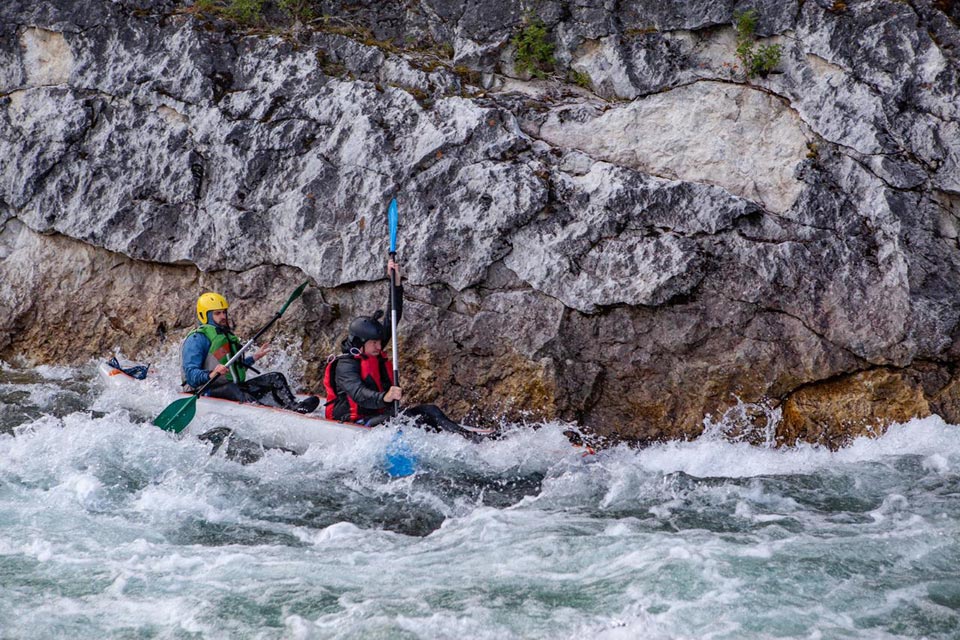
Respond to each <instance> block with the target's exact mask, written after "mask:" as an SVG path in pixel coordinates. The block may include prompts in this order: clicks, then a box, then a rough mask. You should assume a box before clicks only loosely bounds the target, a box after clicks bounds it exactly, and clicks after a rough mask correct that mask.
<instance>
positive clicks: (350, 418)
mask: <svg viewBox="0 0 960 640" xmlns="http://www.w3.org/2000/svg"><path fill="white" fill-rule="evenodd" d="M396 297H397V323H398V324H399V322H400V318H401V317H402V315H403V287H402V286H397V296H396ZM390 311H391V306H390V300H389V298H388V299H387V309H386V314H385V316H384V317H385V318H386V319H388V322H386V323H380V324H381V331H380V344H381V345H382V347H383V351H382V352H381V353H380V355H379V356H376V357H371V356H366V355H363V354H362V353H361V351H362V345H351V344H350V342H349V340H344V341H343V343H342V345H341V350H342V351H343V354H342V355H340V356H337V358H336V360H334V361H333V362H331V363H330V364H328V365H327V371H326V372H325V375H324V384H325V386H326V387H327V398H328V402H329V401H330V398H333V397H335V398H336V399H335V400H333V404H332V405H328V407H327V417H328V418H332V419H334V420H341V421H343V422H358V423H361V424H365V425H367V426H370V427H372V426H375V425H378V424H380V423H382V422H384V421H386V420H387V419H388V418H390V415H391V414H390V411H389V409H390V404H391V403H387V402H384V400H383V397H384V396H385V395H386V394H387V391H389V389H390V386H391V385H392V384H393V365H392V363H391V361H390V360H389V359H388V358H387V357H386V356H385V355H384V354H385V353H386V349H387V343H389V342H390V339H391V338H392V337H393V335H392V330H391V327H390V324H389V318H390ZM331 367H332V368H333V370H332V371H331ZM331 373H332V374H333V375H331ZM403 413H404V415H408V416H411V417H414V418H416V419H417V421H418V422H421V423H423V424H424V425H426V426H428V427H432V428H434V429H436V430H443V431H453V432H456V433H460V434H463V435H467V436H468V437H473V434H472V433H470V432H468V431H466V430H464V429H462V428H461V427H460V425H458V424H457V423H456V422H454V421H452V420H450V419H449V418H448V417H447V416H446V415H444V413H443V411H441V410H440V409H439V408H438V407H437V406H436V405H432V404H420V405H416V406H413V407H405V408H404V409H403Z"/></svg>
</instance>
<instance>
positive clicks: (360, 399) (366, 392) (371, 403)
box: [337, 358, 387, 410]
mask: <svg viewBox="0 0 960 640" xmlns="http://www.w3.org/2000/svg"><path fill="white" fill-rule="evenodd" d="M337 389H338V390H339V391H340V393H344V392H345V393H346V394H347V395H348V396H350V398H351V399H352V400H353V401H354V402H356V403H357V405H358V406H360V407H361V408H363V409H368V410H378V409H384V408H386V406H387V404H386V403H385V402H384V401H383V395H384V394H383V393H382V392H380V391H377V390H376V389H371V388H369V387H368V386H367V385H365V384H363V380H362V379H361V378H360V361H359V360H355V359H353V358H344V359H343V360H341V361H340V362H339V363H338V364H337Z"/></svg>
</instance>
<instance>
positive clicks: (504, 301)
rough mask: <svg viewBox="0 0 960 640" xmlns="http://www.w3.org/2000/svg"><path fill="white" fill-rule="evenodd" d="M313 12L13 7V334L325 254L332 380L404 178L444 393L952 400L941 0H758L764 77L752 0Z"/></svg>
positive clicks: (957, 133)
mask: <svg viewBox="0 0 960 640" xmlns="http://www.w3.org/2000/svg"><path fill="white" fill-rule="evenodd" d="M317 5H318V7H320V8H321V9H322V11H321V12H320V14H321V15H323V16H325V17H324V18H322V19H318V20H313V21H310V20H307V19H305V18H304V19H300V20H294V19H293V18H291V17H290V16H288V15H286V14H284V13H283V12H282V11H281V10H280V9H279V8H277V7H276V6H274V5H273V4H268V5H266V7H267V9H266V13H265V14H264V16H263V17H262V18H261V19H260V23H259V24H254V25H250V26H247V27H239V26H237V25H235V24H233V23H231V22H230V21H229V20H227V19H226V18H224V16H223V15H222V14H219V13H217V12H216V11H213V12H211V11H210V10H209V9H201V8H200V7H197V6H194V5H193V3H192V2H189V1H185V0H112V1H111V0H51V1H49V2H43V3H36V2H27V1H26V0H7V1H6V2H4V3H2V5H0V258H2V264H0V356H2V357H4V358H7V357H11V356H14V355H24V356H26V357H28V358H31V359H34V360H41V361H50V360H57V359H62V358H64V357H70V358H73V359H76V360H82V359H86V358H88V357H91V356H99V355H103V353H104V352H105V351H109V350H110V349H112V348H115V347H116V348H121V349H123V350H124V351H125V352H126V353H128V354H131V355H132V354H135V353H137V352H140V353H143V354H150V353H153V352H155V351H156V350H157V349H166V348H169V345H170V344H174V343H175V342H176V341H177V340H178V339H179V337H180V335H181V334H182V332H183V331H185V330H186V329H188V328H189V327H190V326H191V323H192V311H191V309H192V306H193V300H194V299H195V297H196V295H198V294H199V293H201V292H202V291H203V290H205V289H210V288H213V289H219V290H221V291H222V292H223V293H225V294H226V295H228V297H230V298H231V300H232V301H233V303H234V304H235V305H237V307H238V309H246V312H245V314H244V322H245V324H243V325H242V326H243V327H244V328H246V329H247V330H249V329H252V328H253V327H255V326H256V325H257V324H258V323H259V322H260V321H261V320H265V319H266V318H267V317H268V316H269V315H270V312H271V310H272V306H273V304H274V303H282V300H283V299H284V297H285V295H286V294H287V293H288V291H289V290H292V288H293V287H295V286H296V284H298V282H299V281H301V280H302V279H303V278H308V279H309V280H310V281H311V282H312V283H313V284H315V285H316V287H315V288H311V289H309V290H308V291H309V294H308V295H307V296H305V302H306V303H307V304H305V305H304V306H303V308H302V309H301V310H300V311H298V312H296V313H297V315H293V316H291V319H290V321H285V323H284V327H285V328H284V331H285V332H286V334H287V337H288V339H290V340H293V341H295V342H296V343H298V345H299V346H300V348H301V350H302V353H303V356H304V359H305V360H306V361H307V362H308V366H307V370H306V372H305V375H304V379H303V382H304V384H305V385H306V386H307V387H308V388H313V389H316V388H317V386H318V383H319V380H320V377H321V375H322V364H323V361H324V359H325V357H326V356H327V355H328V354H329V353H331V352H332V351H334V350H336V348H337V344H338V342H339V339H340V337H341V336H342V335H343V332H344V330H345V328H346V324H347V322H348V321H349V318H350V317H351V316H353V315H356V314H360V313H370V312H372V311H373V310H374V309H376V308H379V307H380V306H382V304H383V302H384V300H385V297H386V286H385V279H384V259H385V257H384V253H385V250H386V235H387V229H386V216H385V211H386V206H387V203H388V202H389V200H390V199H391V198H393V197H396V198H397V199H398V201H399V204H400V212H401V233H400V243H399V252H400V257H401V260H402V261H403V263H404V266H405V268H406V272H407V273H406V285H407V286H406V289H407V306H406V312H405V318H404V321H403V325H402V331H401V343H402V353H403V354H404V359H403V362H404V363H406V365H407V366H408V367H409V371H408V372H406V373H405V375H404V380H405V381H406V382H405V384H406V386H408V387H409V395H411V396H412V397H413V398H414V399H416V400H430V401H434V402H438V403H439V404H441V405H444V406H445V407H447V408H449V409H450V410H451V413H453V414H454V415H456V416H458V417H460V416H462V415H464V414H468V413H469V414H470V415H471V417H472V419H476V420H482V419H484V418H493V417H495V416H497V415H507V416H508V417H517V416H529V417H534V418H537V417H549V418H561V419H567V420H573V421H578V422H580V423H581V424H584V425H586V426H590V427H592V428H594V429H595V430H597V431H599V432H601V433H604V434H608V435H614V436H618V437H623V438H627V439H635V440H650V439H660V438H672V437H691V436H695V435H697V434H698V433H700V431H701V430H702V427H703V420H704V418H705V417H707V416H712V417H713V418H716V417H717V416H720V415H724V414H725V412H727V410H728V409H729V408H730V407H731V406H734V405H736V404H737V403H740V402H744V403H754V402H765V403H767V404H768V405H770V406H773V407H776V408H778V409H779V410H782V416H783V419H782V422H781V423H780V424H779V425H778V426H777V427H776V429H779V431H778V432H777V437H776V441H777V442H779V443H786V444H789V443H792V442H795V441H797V440H798V439H806V440H812V441H817V442H823V443H825V444H828V445H831V446H839V445H841V444H843V443H844V442H846V441H847V440H848V439H849V437H851V436H852V435H856V434H858V433H861V432H864V430H865V429H867V427H868V426H869V428H870V429H873V430H877V429H880V430H882V428H883V425H885V424H888V423H889V422H890V421H892V420H904V419H908V418H909V417H912V416H915V415H925V414H927V413H929V412H939V413H941V414H942V415H944V416H945V417H946V418H947V419H949V420H960V410H958V409H957V407H958V406H960V402H958V401H957V398H958V397H960V393H958V392H957V389H958V388H960V386H958V385H960V377H957V376H954V374H953V371H954V370H956V365H957V363H958V361H960V347H957V346H955V336H957V335H958V321H960V295H958V294H960V284H958V283H960V244H958V238H960V31H958V27H957V25H958V22H960V15H958V12H957V10H956V7H955V6H954V5H953V4H951V3H944V2H936V1H933V0H911V1H910V2H898V1H896V0H870V1H863V2H859V1H858V2H846V3H830V2H803V3H799V2H786V3H782V2H772V1H767V0H764V1H761V2H757V3H754V4H753V5H751V6H752V7H754V8H755V9H756V11H757V17H758V21H757V29H756V34H755V36H756V38H757V41H758V43H760V44H777V45H779V46H780V47H781V48H782V49H781V50H782V56H781V59H780V60H779V62H778V64H777V65H776V67H775V68H774V69H773V72H772V73H769V74H767V75H766V76H755V77H752V78H748V77H747V76H746V74H745V71H744V70H743V69H742V68H740V62H739V61H738V59H737V57H736V54H735V47H736V38H735V33H734V30H733V27H732V24H733V22H734V14H735V11H739V10H741V9H742V8H743V7H742V3H737V2H733V1H732V0H731V1H726V0H725V1H722V2H716V1H714V2H701V1H695V2H690V1H684V2H679V1H669V2H661V3H628V6H622V5H621V4H617V3H611V2H609V1H607V0H578V1H577V2H568V1H566V0H544V1H542V2H536V3H533V5H531V4H530V3H528V2H521V1H520V0H481V1H479V2H463V1H462V0H422V1H421V2H417V3H408V2H401V1H400V0H385V1H384V0H377V1H373V0H369V1H368V0H362V1H360V2H351V3H345V2H336V1H334V2H322V3H317ZM321 5H322V6H321ZM531 12H532V13H531ZM534 18H536V19H537V20H539V21H540V22H542V24H543V26H544V28H545V29H546V32H547V33H548V38H549V42H550V44H551V45H552V46H553V47H554V49H553V55H552V58H553V59H552V62H549V63H548V62H538V63H537V64H540V65H542V67H543V68H541V69H538V73H539V74H540V75H544V76H545V77H544V78H542V79H528V74H523V75H524V77H523V78H519V77H517V76H519V75H521V74H520V73H519V72H517V71H516V70H517V69H518V68H520V67H522V66H523V65H522V64H519V62H521V61H519V60H518V56H520V55H521V53H520V52H519V51H518V49H517V47H516V46H515V45H514V43H513V40H514V37H515V36H516V35H517V34H518V33H520V31H521V30H522V29H523V28H524V25H525V24H529V23H530V21H531V20H532V19H534ZM266 26H270V27H271V28H270V29H266V28H264V27H266ZM131 299H135V300H136V303H137V305H138V312H137V314H136V315H133V314H131V310H130V300H131ZM51 330H55V331H54V332H53V333H55V334H56V335H57V336H60V337H61V338H62V340H63V342H58V343H57V344H53V343H52V342H51V341H50V340H51V339H50V336H51V335H52V332H51ZM65 347H68V348H65ZM64 354H69V356H65V355H64Z"/></svg>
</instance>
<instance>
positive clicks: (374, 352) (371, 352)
mask: <svg viewBox="0 0 960 640" xmlns="http://www.w3.org/2000/svg"><path fill="white" fill-rule="evenodd" d="M381 351H383V344H381V342H380V341H379V340H367V341H366V342H364V343H363V354H364V355H367V356H370V357H376V356H378V355H380V352H381Z"/></svg>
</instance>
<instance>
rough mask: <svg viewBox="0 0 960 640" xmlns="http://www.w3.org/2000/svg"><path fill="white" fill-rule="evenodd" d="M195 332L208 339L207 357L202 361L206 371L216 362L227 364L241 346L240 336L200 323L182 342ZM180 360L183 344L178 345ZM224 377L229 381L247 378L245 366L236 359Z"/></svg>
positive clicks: (184, 342)
mask: <svg viewBox="0 0 960 640" xmlns="http://www.w3.org/2000/svg"><path fill="white" fill-rule="evenodd" d="M195 333H202V334H203V335H204V336H206V338H207V340H209V341H210V349H209V350H208V351H207V357H206V359H205V360H204V361H203V368H204V369H205V370H207V371H213V370H214V369H216V368H217V365H218V364H227V362H229V361H230V358H232V357H233V355H234V354H235V353H236V352H237V351H239V350H240V348H241V347H242V346H243V344H242V343H241V342H240V338H238V337H237V336H235V335H233V333H231V332H230V331H225V330H223V329H218V328H217V327H215V326H213V325H212V324H202V325H200V326H199V327H197V328H196V329H194V330H193V331H191V332H190V333H188V334H187V336H186V338H184V339H183V344H186V343H187V338H189V337H190V336H192V335H193V334H195ZM180 362H181V363H182V362H183V346H181V347H180ZM180 369H181V371H182V370H183V367H182V366H181V367H180ZM225 377H226V379H227V380H228V381H229V382H243V381H244V380H246V378H247V368H246V367H244V366H243V363H242V362H241V361H240V360H239V359H238V360H237V361H236V362H234V363H233V364H232V365H230V370H229V371H228V372H227V375H226V376H225ZM183 384H184V385H186V384H187V382H186V380H184V381H183Z"/></svg>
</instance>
